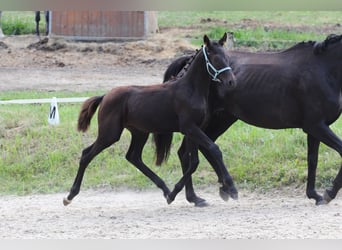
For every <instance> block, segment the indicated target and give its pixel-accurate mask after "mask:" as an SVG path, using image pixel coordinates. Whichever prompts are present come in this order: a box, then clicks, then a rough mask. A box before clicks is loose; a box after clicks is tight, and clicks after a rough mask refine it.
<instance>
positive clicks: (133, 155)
mask: <svg viewBox="0 0 342 250" xmlns="http://www.w3.org/2000/svg"><path fill="white" fill-rule="evenodd" d="M131 134H132V139H131V145H130V146H129V149H128V152H127V154H126V159H127V160H128V161H129V162H130V163H132V164H133V165H134V166H136V167H137V168H138V169H139V170H140V171H141V172H142V173H143V174H144V175H145V176H147V177H148V178H150V180H151V181H152V182H153V183H154V184H156V186H157V187H159V188H160V189H162V190H163V194H164V197H165V198H167V197H168V195H169V193H170V190H169V188H168V187H167V186H166V184H165V182H164V181H163V180H162V179H161V178H160V177H159V176H158V175H156V174H155V173H154V172H153V171H152V170H151V169H149V168H148V167H147V166H146V165H145V164H144V162H143V161H142V158H141V155H142V150H143V148H144V145H145V144H146V141H147V139H148V134H147V133H143V132H140V131H137V130H131Z"/></svg>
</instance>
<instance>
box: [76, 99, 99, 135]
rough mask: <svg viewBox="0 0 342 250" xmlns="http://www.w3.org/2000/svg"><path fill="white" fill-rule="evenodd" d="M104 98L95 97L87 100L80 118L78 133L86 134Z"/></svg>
mask: <svg viewBox="0 0 342 250" xmlns="http://www.w3.org/2000/svg"><path fill="white" fill-rule="evenodd" d="M103 97H104V96H94V97H90V98H89V99H87V100H86V101H85V102H84V103H83V105H82V108H81V111H80V114H79V116H78V125H77V129H78V131H82V132H86V131H87V130H88V128H89V125H90V120H91V118H92V117H93V115H94V114H95V112H96V109H97V107H98V106H99V105H100V103H101V101H102V99H103Z"/></svg>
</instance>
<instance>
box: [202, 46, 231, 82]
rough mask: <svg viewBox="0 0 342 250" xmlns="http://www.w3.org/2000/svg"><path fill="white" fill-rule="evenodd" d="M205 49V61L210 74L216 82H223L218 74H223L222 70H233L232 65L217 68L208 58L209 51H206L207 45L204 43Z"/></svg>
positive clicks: (203, 48)
mask: <svg viewBox="0 0 342 250" xmlns="http://www.w3.org/2000/svg"><path fill="white" fill-rule="evenodd" d="M202 50H203V55H204V59H205V63H206V66H207V71H208V73H209V75H210V76H211V77H212V80H213V81H215V82H221V81H220V79H218V78H217V77H218V75H219V74H221V73H222V72H224V71H226V70H232V68H231V67H229V66H228V67H225V68H223V69H220V70H217V69H216V68H215V67H214V65H212V64H211V63H210V61H209V59H208V56H207V53H206V52H205V45H203V47H202ZM212 72H213V73H212Z"/></svg>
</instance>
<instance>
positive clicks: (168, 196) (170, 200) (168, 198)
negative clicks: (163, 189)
mask: <svg viewBox="0 0 342 250" xmlns="http://www.w3.org/2000/svg"><path fill="white" fill-rule="evenodd" d="M165 198H166V202H167V204H169V205H170V204H171V203H172V202H173V201H174V199H172V198H171V197H170V195H166V196H165Z"/></svg>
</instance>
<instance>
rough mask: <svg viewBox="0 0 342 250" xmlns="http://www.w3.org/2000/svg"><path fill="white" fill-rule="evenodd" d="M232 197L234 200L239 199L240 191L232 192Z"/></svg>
mask: <svg viewBox="0 0 342 250" xmlns="http://www.w3.org/2000/svg"><path fill="white" fill-rule="evenodd" d="M230 197H232V199H233V200H238V199H239V195H238V193H230Z"/></svg>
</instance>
